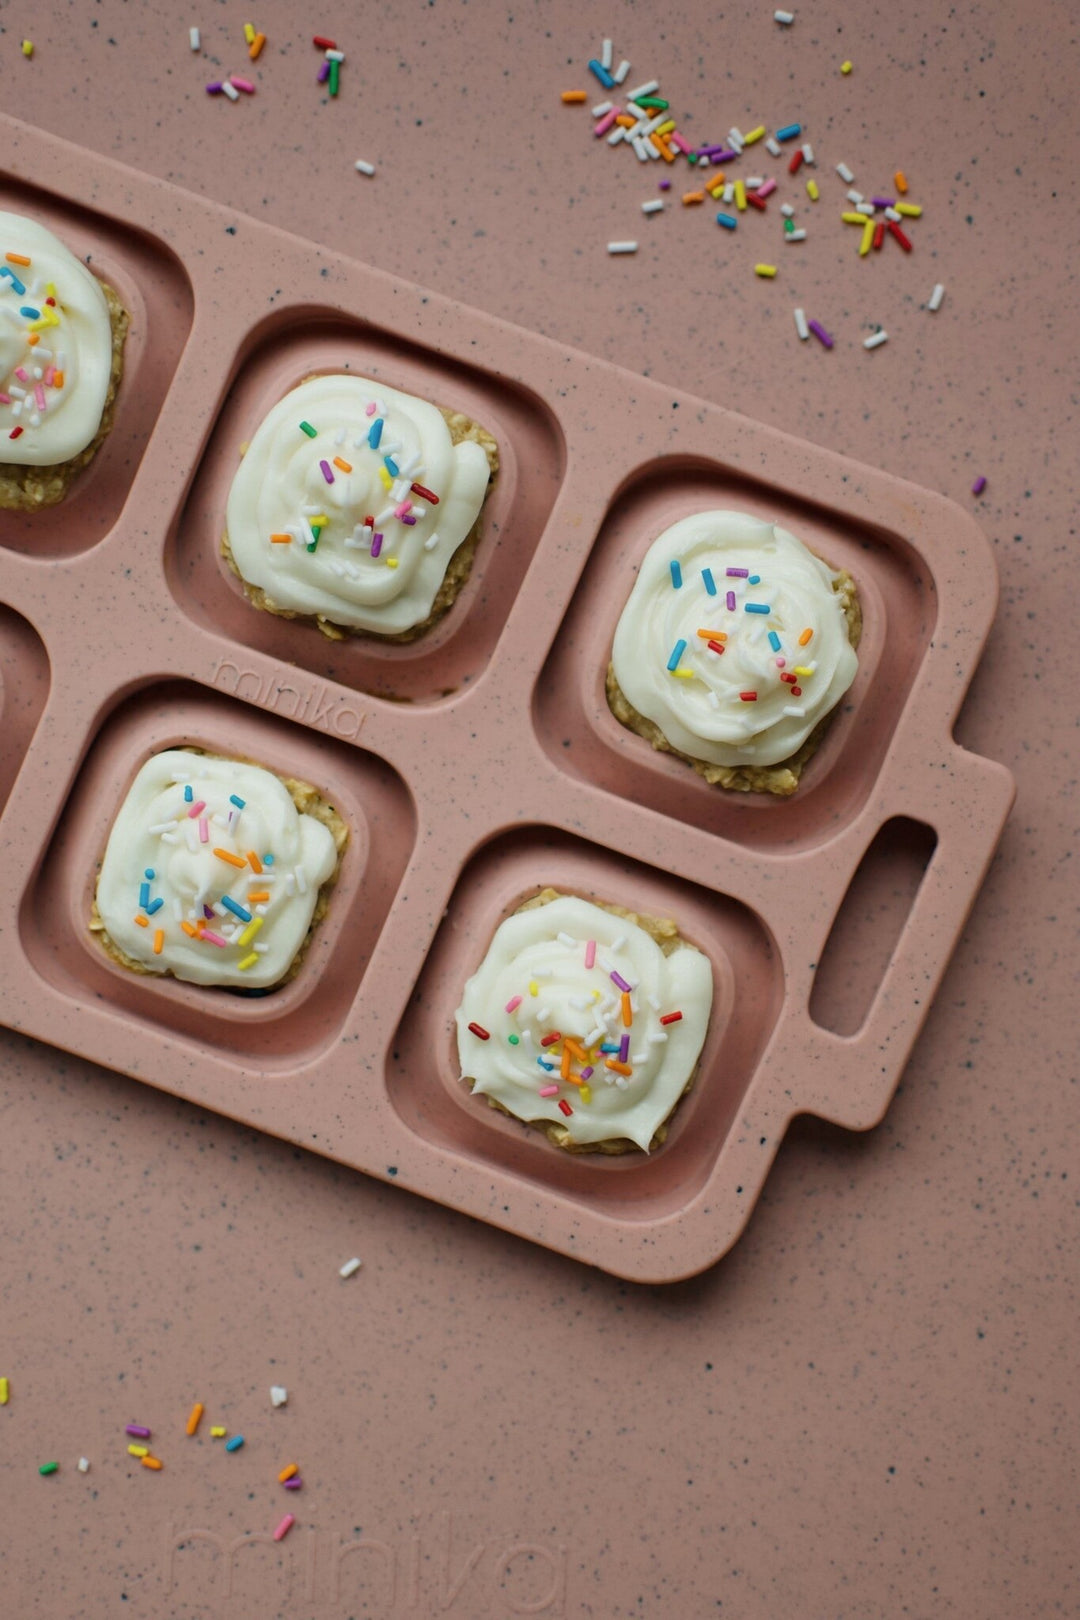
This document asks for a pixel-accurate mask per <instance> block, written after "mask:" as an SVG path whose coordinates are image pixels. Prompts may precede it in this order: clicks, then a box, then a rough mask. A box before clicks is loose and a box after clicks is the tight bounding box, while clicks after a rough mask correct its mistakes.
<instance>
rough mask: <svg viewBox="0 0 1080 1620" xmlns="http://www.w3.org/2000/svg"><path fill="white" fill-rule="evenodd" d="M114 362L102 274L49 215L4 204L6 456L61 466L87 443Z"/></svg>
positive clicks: (0, 260)
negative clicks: (34, 216) (40, 220)
mask: <svg viewBox="0 0 1080 1620" xmlns="http://www.w3.org/2000/svg"><path fill="white" fill-rule="evenodd" d="M26 259H29V261H30V263H29V264H26V263H24V262H22V261H24V260H26ZM32 338H34V339H36V340H37V341H36V342H31V341H30V340H31V339H32ZM111 367H112V328H111V326H110V323H109V306H108V304H107V303H106V302H105V294H104V293H103V292H102V290H101V286H100V284H99V282H98V280H97V278H96V277H95V276H92V275H91V274H90V271H89V270H88V269H87V268H86V266H85V265H84V264H80V263H79V261H78V259H77V258H76V257H75V255H74V254H73V253H70V252H69V251H68V249H67V248H66V247H65V246H64V244H63V243H62V242H59V241H57V239H56V237H55V236H54V235H53V234H52V232H51V231H47V230H46V229H45V227H44V226H43V225H39V224H37V223H36V221H34V220H31V219H23V218H22V217H21V216H20V215H18V214H5V213H0V461H6V462H11V463H16V464H18V465H19V466H24V467H55V466H57V465H58V464H59V463H60V462H62V461H68V460H69V459H70V458H71V457H72V456H77V455H78V454H79V451H80V450H85V449H86V447H87V445H88V444H89V443H90V442H91V440H92V439H93V437H94V435H95V434H96V433H97V430H98V428H99V426H100V425H101V413H102V411H103V410H104V408H105V396H106V394H107V393H108V390H109V373H110V370H111Z"/></svg>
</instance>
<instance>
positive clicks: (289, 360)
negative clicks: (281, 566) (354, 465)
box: [166, 309, 564, 702]
mask: <svg viewBox="0 0 1080 1620" xmlns="http://www.w3.org/2000/svg"><path fill="white" fill-rule="evenodd" d="M318 372H348V373H352V374H354V375H357V376H360V377H365V378H370V379H372V381H373V382H375V383H382V384H384V385H386V386H387V387H390V388H397V389H400V390H402V391H403V392H405V393H409V394H414V395H417V396H418V397H420V398H423V399H426V400H430V401H431V402H432V403H433V404H435V405H439V406H448V407H451V408H453V409H455V410H458V411H462V412H463V413H465V414H466V415H467V416H470V417H472V418H473V420H475V421H477V422H479V423H480V424H481V425H482V426H483V427H485V428H487V430H488V431H489V432H490V433H491V434H492V436H493V437H494V438H495V439H496V441H497V443H498V447H499V461H500V465H499V472H498V476H497V478H496V480H495V482H494V484H493V485H492V486H491V487H490V489H489V492H488V496H487V500H486V501H485V503H484V509H483V513H482V516H481V524H482V531H481V537H480V543H479V545H478V546H477V549H476V554H475V557H474V560H473V565H472V572H471V574H470V576H469V578H468V580H467V581H466V583H465V585H464V587H463V588H462V590H461V592H460V594H459V595H458V597H457V600H456V601H455V602H454V604H453V606H452V607H451V609H450V611H449V612H448V613H447V614H446V615H445V617H444V618H442V619H441V620H440V621H439V623H438V624H437V625H435V627H434V628H433V629H432V630H430V631H429V632H428V633H427V634H426V635H424V636H421V637H419V638H418V639H417V640H416V641H412V642H402V643H395V642H389V641H380V640H378V639H377V638H375V637H371V636H363V635H355V636H348V637H347V638H346V639H345V640H343V641H331V640H329V639H328V638H327V637H326V636H324V635H323V634H322V633H321V631H320V630H319V629H318V627H317V626H316V625H315V624H313V623H309V622H306V621H304V620H300V619H285V618H282V617H280V616H278V615H276V614H271V613H266V612H262V611H259V610H257V609H256V608H254V607H252V606H251V604H250V602H248V600H247V598H246V597H245V596H244V593H243V589H242V587H241V585H240V582H239V580H238V579H237V578H236V576H235V575H234V574H233V572H232V570H231V569H230V568H229V567H228V565H227V564H226V562H225V560H224V558H223V556H222V551H221V542H222V536H223V533H224V528H225V508H226V503H227V500H228V495H229V489H230V487H231V485H232V481H233V476H234V474H235V472H236V469H237V467H238V466H239V463H240V454H241V446H242V445H243V444H245V443H247V442H248V441H249V440H250V439H251V437H252V435H253V434H254V432H255V430H256V428H257V427H258V425H259V423H260V422H261V421H262V419H263V418H264V416H265V415H266V414H267V412H268V411H269V410H270V408H271V407H272V406H273V405H275V404H276V403H277V401H278V400H279V399H281V398H282V397H283V396H284V395H285V394H287V393H288V392H289V390H290V389H292V388H295V387H296V386H297V385H298V384H299V383H301V382H303V381H304V379H305V378H306V377H308V376H311V375H312V374H314V373H318ZM563 466H564V450H563V440H562V434H561V431H560V429H559V428H558V426H557V424H556V422H555V419H554V418H553V417H552V415H551V414H550V412H549V411H548V408H547V406H546V405H544V404H543V403H542V401H540V400H539V399H538V398H537V397H536V396H535V395H533V394H531V393H529V392H527V391H526V390H525V389H524V388H522V387H521V386H520V385H519V384H517V383H514V382H512V381H511V380H510V379H508V378H506V377H500V376H496V375H495V374H494V373H490V372H486V371H481V370H479V369H478V368H476V367H475V366H471V365H467V364H465V363H464V362H462V361H458V360H455V359H453V358H452V357H451V356H449V355H446V354H439V353H436V352H434V351H432V350H428V349H424V348H421V347H420V346H419V345H418V344H414V343H410V342H409V341H408V339H407V338H405V337H403V336H402V335H401V334H400V333H396V332H386V331H383V330H381V329H380V328H378V327H374V326H369V325H366V324H365V323H364V322H363V321H360V320H355V319H349V318H347V317H343V316H342V315H340V314H336V313H333V312H330V311H326V310H321V309H290V310H282V311H279V312H278V313H277V314H276V315H275V316H273V317H271V318H270V319H268V320H266V321H264V322H263V323H262V324H261V326H259V327H258V328H257V329H256V331H255V332H254V333H253V334H252V335H251V337H250V338H249V340H248V342H247V344H246V345H245V347H244V349H243V350H242V351H241V354H240V356H239V358H238V361H237V366H236V370H235V373H234V376H233V380H232V383H231V386H230V388H229V391H228V394H227V396H226V398H225V401H224V403H223V405H222V407H221V412H220V415H219V417H218V420H217V423H216V425H215V426H214V428H213V431H212V433H211V435H210V438H209V440H208V442H207V447H206V450H205V452H204V454H203V458H202V461H201V463H200V466H199V468H198V471H197V473H196V475H195V479H194V482H193V484H192V488H191V491H190V494H189V496H188V499H187V502H186V503H185V506H184V508H183V511H182V512H181V514H180V517H179V519H178V521H177V523H176V525H175V526H174V529H173V531H172V533H171V534H170V536H169V541H168V545H167V548H166V572H167V576H168V579H169V584H170V587H171V589H172V591H173V594H174V596H175V597H176V599H177V601H178V602H179V603H180V605H181V607H182V608H184V609H185V611H186V612H188V613H189V614H191V616H192V617H193V618H194V619H196V620H197V621H198V622H199V623H200V624H203V625H206V626H209V627H211V628H213V629H216V630H219V631H222V632H224V634H225V635H227V636H229V637H230V638H231V639H232V640H234V641H237V642H241V643H243V644H245V645H246V646H249V647H254V648H257V649H258V650H259V651H260V652H264V653H266V654H267V655H268V656H269V657H271V658H275V659H277V660H279V661H280V662H282V663H289V664H296V665H298V666H299V667H300V668H301V669H306V670H308V671H309V672H310V673H311V674H313V675H316V676H318V677H320V678H321V679H326V680H333V681H337V682H339V683H340V684H341V685H343V686H348V687H351V688H353V689H354V690H355V691H359V692H367V693H371V694H373V695H374V696H377V697H390V698H397V699H403V700H407V701H412V702H429V701H432V700H434V699H437V698H439V697H442V696H445V695H446V694H447V693H449V692H452V691H455V690H457V689H458V688H460V687H461V686H463V685H465V684H466V683H467V682H469V681H471V680H473V679H475V677H476V676H477V675H478V674H479V673H480V671H481V670H482V669H483V668H484V666H485V664H486V663H487V661H488V659H489V657H490V655H491V652H492V649H493V648H494V645H495V642H496V640H497V639H498V636H499V632H500V630H501V629H502V626H503V624H504V623H505V621H506V617H507V614H508V612H509V609H510V606H511V603H512V602H513V600H514V598H515V596H516V594H517V590H518V586H519V584H520V581H521V579H522V577H523V575H524V573H525V571H526V569H527V568H528V565H529V562H530V560H531V558H532V555H533V552H534V551H535V549H536V545H537V542H538V541H539V539H540V535H541V533H542V531H543V528H544V525H545V523H546V522H547V519H548V515H549V513H550V511H551V508H552V505H553V503H554V500H555V497H556V495H557V493H558V490H559V486H560V483H561V481H562V476H563Z"/></svg>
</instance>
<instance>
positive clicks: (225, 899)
mask: <svg viewBox="0 0 1080 1620" xmlns="http://www.w3.org/2000/svg"><path fill="white" fill-rule="evenodd" d="M221 903H222V905H223V906H224V907H225V909H226V911H231V912H232V914H233V916H234V917H239V919H240V921H241V922H250V921H251V912H250V911H245V910H244V907H243V906H238V905H237V903H236V901H235V900H233V899H231V898H230V897H229V895H227V894H223V895H222V897H221Z"/></svg>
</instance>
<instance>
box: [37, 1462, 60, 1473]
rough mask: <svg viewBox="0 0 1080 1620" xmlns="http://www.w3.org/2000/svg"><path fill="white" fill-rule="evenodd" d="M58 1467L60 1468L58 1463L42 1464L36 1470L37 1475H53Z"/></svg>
mask: <svg viewBox="0 0 1080 1620" xmlns="http://www.w3.org/2000/svg"><path fill="white" fill-rule="evenodd" d="M59 1467H60V1464H59V1463H42V1465H41V1467H40V1468H39V1469H38V1473H39V1474H55V1473H56V1470H57V1469H58V1468H59Z"/></svg>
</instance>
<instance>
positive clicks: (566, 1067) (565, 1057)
mask: <svg viewBox="0 0 1080 1620" xmlns="http://www.w3.org/2000/svg"><path fill="white" fill-rule="evenodd" d="M559 1073H560V1074H561V1075H562V1078H563V1079H564V1080H568V1079H569V1078H570V1048H569V1047H568V1046H566V1045H564V1046H563V1049H562V1064H561V1065H560V1068H559Z"/></svg>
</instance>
